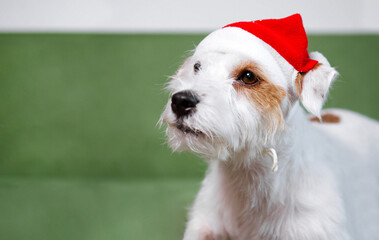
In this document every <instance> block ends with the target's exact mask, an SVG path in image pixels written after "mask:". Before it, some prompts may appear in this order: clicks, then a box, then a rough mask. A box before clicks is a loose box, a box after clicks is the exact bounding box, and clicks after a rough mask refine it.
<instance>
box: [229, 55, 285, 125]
mask: <svg viewBox="0 0 379 240" xmlns="http://www.w3.org/2000/svg"><path fill="white" fill-rule="evenodd" d="M246 70H249V71H251V72H253V73H254V74H255V75H256V76H257V77H258V79H259V82H258V83H257V84H255V85H246V84H244V83H243V82H240V81H235V82H234V83H233V87H234V89H235V90H236V91H237V92H238V93H239V94H243V95H245V96H246V97H247V98H251V99H252V100H253V101H254V103H256V105H257V108H258V111H260V112H261V113H262V115H264V116H265V117H267V118H268V120H270V121H269V122H270V124H271V126H270V129H271V130H274V129H276V128H277V126H284V118H283V113H282V110H281V108H280V103H281V101H282V99H283V98H284V97H285V96H286V91H285V90H284V89H283V88H282V87H279V86H276V85H275V84H273V83H271V82H269V81H268V78H267V77H266V76H265V74H264V72H263V71H262V69H261V68H259V67H258V65H257V64H255V63H254V62H251V61H247V62H244V63H242V64H240V65H238V66H237V67H236V68H235V69H234V70H233V72H232V74H231V77H232V78H234V79H238V77H239V75H240V74H241V73H242V72H243V71H246Z"/></svg>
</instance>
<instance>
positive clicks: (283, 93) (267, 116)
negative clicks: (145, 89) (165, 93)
mask: <svg viewBox="0 0 379 240" xmlns="http://www.w3.org/2000/svg"><path fill="white" fill-rule="evenodd" d="M310 57H311V58H312V59H315V60H317V61H318V62H319V64H317V65H316V66H315V68H314V69H312V70H310V71H309V72H307V73H306V74H305V73H299V72H298V71H296V70H295V69H294V67H293V66H292V65H290V64H289V63H288V62H287V61H286V60H284V58H283V57H282V56H281V55H279V54H278V52H276V51H275V50H273V49H272V48H271V47H269V46H268V45H267V44H265V43H263V42H262V41H261V40H260V39H258V38H255V37H252V36H251V34H249V33H247V32H245V31H243V30H240V29H236V28H228V29H221V30H217V31H215V32H213V33H211V34H210V35H208V37H206V38H205V39H204V40H203V41H202V42H201V43H200V44H199V45H198V46H197V48H196V50H195V52H194V54H193V55H192V56H191V57H189V58H188V59H187V60H186V61H185V62H184V64H183V65H182V66H181V67H180V68H179V70H178V71H177V73H176V74H175V75H174V76H173V77H172V79H171V81H170V83H169V85H168V89H169V91H170V93H171V98H170V99H169V101H168V103H167V105H166V108H165V110H164V112H163V113H162V116H161V119H160V122H161V123H167V131H166V133H167V136H168V143H169V145H170V146H171V147H172V149H173V150H174V151H182V150H187V149H190V150H192V151H193V152H196V153H199V154H201V155H203V156H204V157H206V158H208V159H209V158H213V159H223V160H226V159H228V158H229V157H231V156H232V155H233V154H239V153H248V154H249V156H250V157H253V156H255V154H257V153H262V150H263V149H264V148H267V147H272V146H273V145H275V144H276V142H277V141H279V140H280V138H279V136H282V133H284V131H285V130H286V120H285V119H286V116H287V115H288V113H289V112H290V110H291V106H292V103H294V102H295V101H296V100H297V99H300V100H301V102H302V103H303V105H304V107H305V108H306V109H307V110H308V111H309V112H311V113H313V114H314V115H316V116H320V111H321V108H322V105H323V103H324V101H325V99H326V96H327V93H328V89H329V86H330V84H331V82H332V81H333V80H334V78H335V77H336V76H337V72H336V71H335V70H334V68H332V67H330V65H329V63H328V61H327V60H326V58H325V57H324V56H322V55H321V54H320V53H318V52H313V53H311V54H310ZM316 67H317V69H316Z"/></svg>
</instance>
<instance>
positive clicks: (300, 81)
mask: <svg viewBox="0 0 379 240" xmlns="http://www.w3.org/2000/svg"><path fill="white" fill-rule="evenodd" d="M303 80H304V74H303V73H300V72H299V73H298V74H297V77H296V82H295V84H296V93H297V95H298V96H299V98H300V99H301V92H302V91H303Z"/></svg>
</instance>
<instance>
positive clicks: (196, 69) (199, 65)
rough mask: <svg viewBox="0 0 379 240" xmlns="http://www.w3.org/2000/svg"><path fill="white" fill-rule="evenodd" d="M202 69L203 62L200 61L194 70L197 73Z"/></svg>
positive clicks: (194, 66)
mask: <svg viewBox="0 0 379 240" xmlns="http://www.w3.org/2000/svg"><path fill="white" fill-rule="evenodd" d="M200 69H201V64H200V63H199V62H197V63H195V65H193V70H194V71H195V73H197V72H198V71H199V70H200Z"/></svg>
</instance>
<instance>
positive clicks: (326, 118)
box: [309, 113, 341, 123]
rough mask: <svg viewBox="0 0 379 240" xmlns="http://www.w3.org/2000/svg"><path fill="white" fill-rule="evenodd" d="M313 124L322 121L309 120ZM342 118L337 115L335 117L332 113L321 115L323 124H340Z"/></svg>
mask: <svg viewBox="0 0 379 240" xmlns="http://www.w3.org/2000/svg"><path fill="white" fill-rule="evenodd" d="M309 120H310V121H311V122H320V119H318V118H317V117H312V118H310V119H309ZM340 120H341V119H340V117H339V116H337V115H334V114H332V113H325V114H323V115H321V121H322V123H339V122H340Z"/></svg>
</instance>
